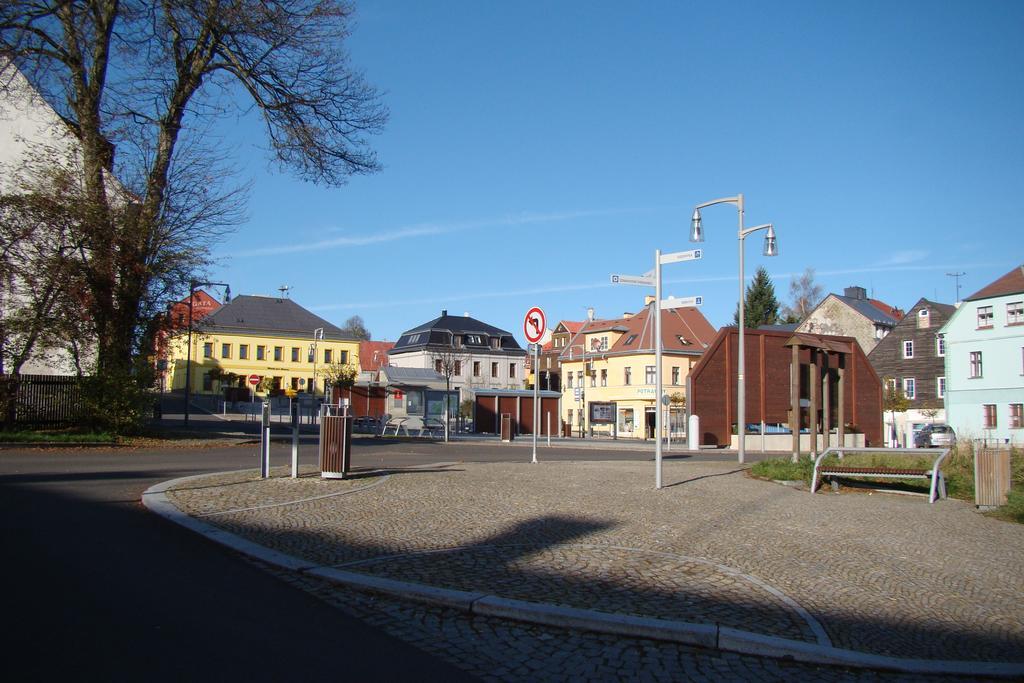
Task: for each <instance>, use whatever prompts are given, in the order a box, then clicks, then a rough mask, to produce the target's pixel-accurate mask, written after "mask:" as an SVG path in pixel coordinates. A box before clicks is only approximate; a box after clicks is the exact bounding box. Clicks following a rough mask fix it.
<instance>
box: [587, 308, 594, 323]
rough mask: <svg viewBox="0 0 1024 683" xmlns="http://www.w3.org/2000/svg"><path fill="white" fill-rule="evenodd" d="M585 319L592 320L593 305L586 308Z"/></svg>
mask: <svg viewBox="0 0 1024 683" xmlns="http://www.w3.org/2000/svg"><path fill="white" fill-rule="evenodd" d="M587 320H590V321H593V320H594V307H593V306H591V307H590V308H588V309H587Z"/></svg>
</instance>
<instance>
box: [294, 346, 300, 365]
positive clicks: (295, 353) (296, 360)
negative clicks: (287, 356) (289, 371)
mask: <svg viewBox="0 0 1024 683" xmlns="http://www.w3.org/2000/svg"><path fill="white" fill-rule="evenodd" d="M292 362H293V363H298V362H299V347H298V346H293V347H292Z"/></svg>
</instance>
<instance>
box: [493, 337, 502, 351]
mask: <svg viewBox="0 0 1024 683" xmlns="http://www.w3.org/2000/svg"><path fill="white" fill-rule="evenodd" d="M491 348H492V349H500V348H501V340H500V339H498V338H497V337H491Z"/></svg>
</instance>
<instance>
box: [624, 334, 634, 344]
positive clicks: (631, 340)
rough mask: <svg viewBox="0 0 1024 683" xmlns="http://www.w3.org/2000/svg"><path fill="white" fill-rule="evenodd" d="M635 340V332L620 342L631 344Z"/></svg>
mask: <svg viewBox="0 0 1024 683" xmlns="http://www.w3.org/2000/svg"><path fill="white" fill-rule="evenodd" d="M635 341H636V335H635V334H631V335H629V336H628V337H626V341H624V342H622V343H623V345H625V346H629V345H630V344H632V343H633V342H635Z"/></svg>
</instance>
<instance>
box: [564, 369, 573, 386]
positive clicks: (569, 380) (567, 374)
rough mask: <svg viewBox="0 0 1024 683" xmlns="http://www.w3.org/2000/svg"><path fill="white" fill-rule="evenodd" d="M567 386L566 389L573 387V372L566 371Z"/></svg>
mask: <svg viewBox="0 0 1024 683" xmlns="http://www.w3.org/2000/svg"><path fill="white" fill-rule="evenodd" d="M565 388H566V389H572V373H571V372H567V373H565Z"/></svg>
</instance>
